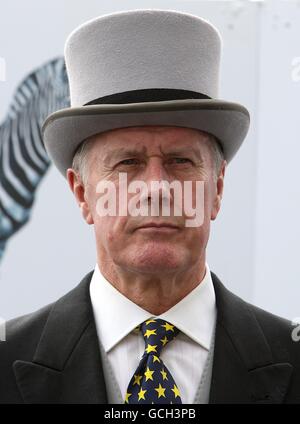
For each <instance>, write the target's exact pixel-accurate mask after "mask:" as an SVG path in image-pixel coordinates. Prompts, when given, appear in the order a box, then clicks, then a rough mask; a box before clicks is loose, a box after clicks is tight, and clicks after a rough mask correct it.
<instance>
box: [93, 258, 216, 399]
mask: <svg viewBox="0 0 300 424" xmlns="http://www.w3.org/2000/svg"><path fill="white" fill-rule="evenodd" d="M90 296H91V302H92V307H93V313H94V317H95V323H96V329H97V334H98V337H99V339H100V340H101V343H102V346H103V347H104V350H105V352H106V353H107V357H108V359H109V361H110V364H111V366H112V369H113V371H114V374H115V377H116V381H117V382H118V384H119V388H120V391H121V394H122V397H123V399H124V398H125V394H126V390H127V387H128V384H129V381H130V379H131V378H132V376H133V374H134V372H135V370H136V368H137V366H138V364H139V362H140V359H141V357H142V355H143V353H144V349H145V342H144V338H143V336H142V334H141V333H137V332H136V331H133V330H134V329H135V327H137V326H138V325H139V324H141V323H142V322H143V321H145V320H148V319H150V318H153V317H154V318H160V319H163V320H166V321H168V322H170V323H171V324H173V325H175V326H176V327H177V328H178V329H179V330H180V331H181V332H180V333H179V334H178V336H177V337H176V338H175V339H174V340H173V341H172V342H171V343H169V344H167V345H166V346H165V347H164V348H163V349H162V352H161V355H160V358H161V359H162V360H163V362H164V363H165V365H166V367H167V368H168V369H169V371H170V373H171V374H172V376H173V379H174V381H175V383H176V385H177V387H178V388H179V390H180V394H181V399H182V402H183V403H193V401H194V398H195V395H196V390H197V388H198V386H199V383H200V379H201V375H202V372H203V369H204V365H205V361H206V359H207V354H208V351H209V348H210V343H211V339H212V336H213V331H214V327H215V322H216V302H215V292H214V287H213V283H212V280H211V274H210V270H209V267H208V264H207V263H206V273H205V276H204V278H203V280H202V281H201V282H200V283H199V284H198V285H197V287H195V288H194V289H193V290H192V291H191V292H190V293H189V294H188V295H187V296H185V297H184V298H183V299H182V300H181V301H180V302H178V303H177V304H176V305H174V306H173V307H172V308H170V309H169V310H168V311H166V312H164V313H163V314H161V315H159V316H154V315H152V314H151V313H150V312H147V311H145V310H144V309H143V308H141V307H140V306H138V305H137V304H135V303H134V302H132V301H131V300H129V299H128V298H127V297H125V296H124V295H123V294H122V293H120V292H119V291H118V290H117V289H116V288H114V286H113V285H112V284H111V283H110V282H109V281H107V280H106V278H105V277H104V276H103V275H102V274H101V272H100V270H99V267H98V265H96V267H95V271H94V273H93V276H92V279H91V283H90Z"/></svg>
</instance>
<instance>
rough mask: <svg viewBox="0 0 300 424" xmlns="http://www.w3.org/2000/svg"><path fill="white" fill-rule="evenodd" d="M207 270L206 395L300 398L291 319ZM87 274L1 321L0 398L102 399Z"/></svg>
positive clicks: (231, 399)
mask: <svg viewBox="0 0 300 424" xmlns="http://www.w3.org/2000/svg"><path fill="white" fill-rule="evenodd" d="M211 275H212V280H213V284H214V288H215V293H216V302H217V309H218V316H217V327H216V339H215V352H214V360H213V372H212V382H211V389H210V403H300V342H299V343H297V342H294V341H293V340H292V337H291V332H292V329H293V327H292V326H291V324H290V322H289V321H287V320H284V319H282V318H279V317H277V316H275V315H272V314H270V313H268V312H265V311H263V310H262V309H259V308H257V307H255V306H253V305H250V304H248V303H246V302H244V301H243V300H242V299H240V298H239V297H237V296H235V295H234V294H233V293H231V292H230V291H228V290H227V289H226V288H225V287H224V286H223V285H222V283H221V282H220V280H219V279H218V277H217V276H216V275H215V274H214V273H213V272H211ZM91 276H92V271H91V272H90V273H89V274H87V275H86V276H85V277H84V279H83V280H82V281H81V283H80V284H79V285H78V286H77V287H75V288H74V289H73V290H72V291H70V292H69V293H67V294H66V295H65V296H63V297H62V298H60V299H59V300H58V301H57V302H54V303H53V304H50V305H47V306H45V307H44V308H42V309H41V310H39V311H37V312H34V313H32V314H29V315H26V316H23V317H19V318H16V319H13V320H11V321H9V322H8V323H7V333H6V339H7V341H5V342H1V343H0V403H107V395H106V388H105V381H104V376H103V369H102V365H101V357H100V351H99V346H98V339H97V333H96V327H95V322H94V318H93V311H92V306H91V301H90V296H89V283H90V280H91ZM112 307H113V306H112ZM116 313H117V311H116Z"/></svg>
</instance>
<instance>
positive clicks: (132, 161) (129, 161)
mask: <svg viewBox="0 0 300 424" xmlns="http://www.w3.org/2000/svg"><path fill="white" fill-rule="evenodd" d="M138 163H139V161H138V159H135V158H131V159H124V160H122V161H121V162H119V163H118V165H137V164H138Z"/></svg>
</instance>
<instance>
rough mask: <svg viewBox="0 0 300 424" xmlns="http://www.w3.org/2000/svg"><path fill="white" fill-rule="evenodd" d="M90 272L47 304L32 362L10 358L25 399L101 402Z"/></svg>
mask: <svg viewBox="0 0 300 424" xmlns="http://www.w3.org/2000/svg"><path fill="white" fill-rule="evenodd" d="M91 276H92V272H90V273H89V274H88V275H87V276H86V277H85V278H84V279H83V280H82V282H81V283H80V284H79V285H78V286H77V287H76V288H75V289H73V290H72V291H71V292H69V293H67V294H66V295H65V296H64V297H62V298H61V299H59V300H58V301H57V302H56V303H55V304H54V305H53V307H52V309H51V312H50V314H49V317H48V320H47V323H46V325H45V327H44V330H43V333H42V336H41V338H40V341H39V344H38V346H37V349H36V352H35V355H34V357H33V360H32V362H26V361H21V360H18V361H15V362H14V364H13V368H14V372H15V376H16V382H17V385H18V387H19V390H20V392H21V394H22V397H23V399H24V402H25V403H107V396H106V388H105V382H104V376H103V370H102V365H101V356H100V351H99V345H98V337H97V332H96V328H95V324H94V318H93V312H92V307H91V303H90V296H89V282H90V279H91Z"/></svg>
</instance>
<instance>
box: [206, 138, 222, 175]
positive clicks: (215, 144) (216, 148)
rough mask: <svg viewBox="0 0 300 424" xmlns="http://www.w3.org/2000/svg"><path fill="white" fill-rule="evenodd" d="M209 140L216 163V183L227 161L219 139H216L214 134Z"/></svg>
mask: <svg viewBox="0 0 300 424" xmlns="http://www.w3.org/2000/svg"><path fill="white" fill-rule="evenodd" d="M208 139H209V143H208V145H209V148H210V152H211V156H212V159H213V161H214V168H215V169H214V171H215V172H214V178H215V181H216V180H217V178H218V176H219V174H220V172H221V167H222V164H223V161H224V160H225V155H224V150H223V147H222V144H221V143H220V141H219V139H218V138H217V137H215V136H214V135H212V134H208Z"/></svg>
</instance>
